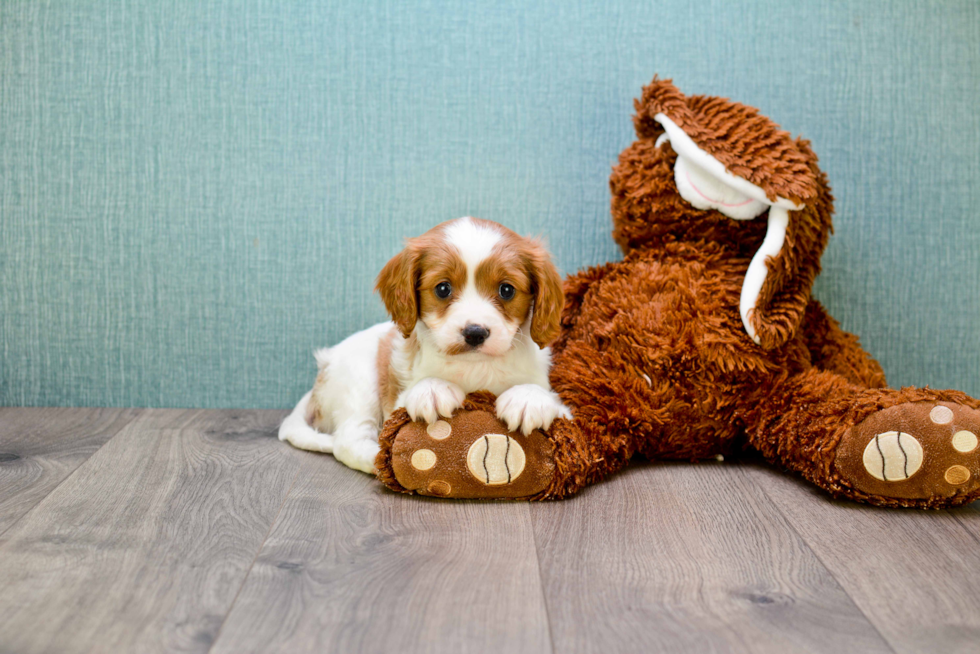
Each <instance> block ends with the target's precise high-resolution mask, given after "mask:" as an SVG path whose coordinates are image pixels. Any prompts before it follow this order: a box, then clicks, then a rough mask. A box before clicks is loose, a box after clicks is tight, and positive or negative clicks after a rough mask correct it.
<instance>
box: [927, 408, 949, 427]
mask: <svg viewBox="0 0 980 654" xmlns="http://www.w3.org/2000/svg"><path fill="white" fill-rule="evenodd" d="M929 419H930V420H932V421H933V422H934V423H936V424H937V425H948V424H949V423H950V422H952V421H953V410H952V409H950V408H949V407H948V406H943V405H942V404H939V405H937V406H935V407H933V409H932V411H930V412H929Z"/></svg>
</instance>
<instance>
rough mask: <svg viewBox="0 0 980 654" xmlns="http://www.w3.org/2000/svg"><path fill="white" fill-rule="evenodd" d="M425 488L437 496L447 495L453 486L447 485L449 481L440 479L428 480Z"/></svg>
mask: <svg viewBox="0 0 980 654" xmlns="http://www.w3.org/2000/svg"><path fill="white" fill-rule="evenodd" d="M426 489H427V490H428V491H429V492H430V493H432V494H433V495H437V496H439V497H449V494H450V493H451V492H453V487H452V486H450V485H449V482H448V481H443V480H441V479H436V480H433V481H430V482H429V485H428V486H427V487H426Z"/></svg>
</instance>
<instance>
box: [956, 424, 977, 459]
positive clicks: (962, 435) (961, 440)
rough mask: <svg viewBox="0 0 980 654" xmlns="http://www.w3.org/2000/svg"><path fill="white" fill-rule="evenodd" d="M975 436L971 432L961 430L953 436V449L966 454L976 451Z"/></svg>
mask: <svg viewBox="0 0 980 654" xmlns="http://www.w3.org/2000/svg"><path fill="white" fill-rule="evenodd" d="M977 444H978V441H977V435H976V434H974V433H973V432H972V431H967V430H965V429H964V430H962V431H958V432H956V433H955V434H953V449H954V450H956V451H957V452H962V453H963V454H967V453H969V452H972V451H973V450H975V449H977Z"/></svg>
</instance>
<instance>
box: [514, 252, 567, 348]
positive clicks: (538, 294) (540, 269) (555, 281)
mask: <svg viewBox="0 0 980 654" xmlns="http://www.w3.org/2000/svg"><path fill="white" fill-rule="evenodd" d="M524 257H525V263H526V265H527V271H528V274H529V275H530V277H531V283H532V284H533V285H534V309H533V311H534V314H533V315H532V317H531V340H533V341H534V342H535V343H537V344H538V347H545V346H547V345H551V344H552V343H554V342H555V340H556V339H557V338H558V334H559V332H560V331H561V310H562V307H563V306H564V305H565V292H564V290H563V289H562V283H561V277H559V275H558V269H557V268H555V265H554V264H553V263H551V257H550V256H549V255H548V252H547V250H545V249H544V246H542V245H541V243H540V242H538V241H531V242H530V245H529V246H528V248H527V250H526V251H525V254H524Z"/></svg>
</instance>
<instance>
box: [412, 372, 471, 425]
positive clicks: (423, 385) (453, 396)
mask: <svg viewBox="0 0 980 654" xmlns="http://www.w3.org/2000/svg"><path fill="white" fill-rule="evenodd" d="M465 398H466V393H464V392H463V389H462V388H460V387H459V386H457V385H456V384H454V383H452V382H448V381H446V380H445V379H439V378H438V377H427V378H425V379H423V380H422V381H420V382H419V383H417V384H416V385H415V386H413V387H412V388H410V389H409V391H408V394H407V395H405V409H406V410H407V411H408V415H409V417H411V418H412V420H418V419H420V418H421V419H422V420H425V421H426V422H427V423H429V424H432V423H433V422H435V421H436V420H438V419H439V417H440V416H442V417H443V418H451V417H452V416H453V411H455V410H456V409H458V408H459V407H461V406H463V400H464V399H465Z"/></svg>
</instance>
